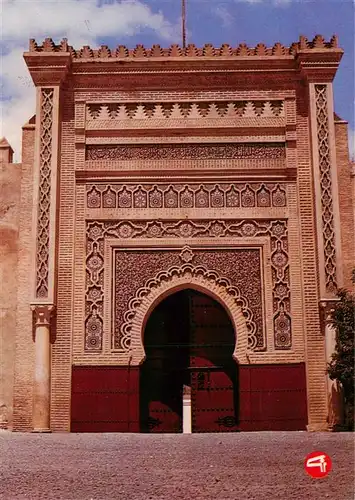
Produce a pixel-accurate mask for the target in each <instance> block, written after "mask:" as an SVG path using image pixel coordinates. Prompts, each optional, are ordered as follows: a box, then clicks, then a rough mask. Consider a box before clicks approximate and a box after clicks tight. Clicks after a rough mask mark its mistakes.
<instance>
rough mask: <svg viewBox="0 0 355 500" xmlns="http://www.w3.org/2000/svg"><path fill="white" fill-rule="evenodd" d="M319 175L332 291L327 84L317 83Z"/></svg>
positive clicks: (326, 264) (331, 289)
mask: <svg viewBox="0 0 355 500" xmlns="http://www.w3.org/2000/svg"><path fill="white" fill-rule="evenodd" d="M315 92H316V117H317V137H318V158H319V175H320V179H319V181H320V188H321V205H322V225H323V227H322V230H323V250H324V270H325V286H326V290H327V291H328V292H330V293H332V292H335V291H336V288H337V276H336V255H335V232H334V215H333V196H332V176H331V159H330V145H329V124H328V109H327V86H326V85H315Z"/></svg>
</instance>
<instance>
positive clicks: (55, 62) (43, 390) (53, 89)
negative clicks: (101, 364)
mask: <svg viewBox="0 0 355 500" xmlns="http://www.w3.org/2000/svg"><path fill="white" fill-rule="evenodd" d="M39 52H40V54H41V57H39ZM24 58H25V61H26V64H27V66H28V69H29V71H30V74H31V77H32V79H33V83H34V84H35V86H36V90H37V99H36V101H37V104H36V129H35V150H34V166H33V213H32V269H31V271H32V285H31V288H32V297H31V307H32V310H33V311H34V313H35V324H34V328H35V345H34V351H35V356H34V357H35V366H34V367H33V369H34V387H33V391H34V396H33V397H34V400H33V414H32V428H33V430H34V431H36V432H48V431H49V429H50V413H49V412H50V395H51V393H50V388H51V385H50V363H51V360H50V354H51V347H50V346H51V342H50V341H51V328H50V326H51V322H50V316H51V313H52V311H53V308H54V307H55V305H56V301H57V287H58V283H57V274H58V240H59V220H58V214H59V180H60V120H61V116H60V110H61V98H62V97H61V95H62V84H63V83H64V81H65V79H66V76H67V74H68V72H69V70H70V64H71V55H70V51H69V48H68V44H67V41H66V40H63V42H62V43H61V45H60V46H55V45H54V43H53V41H52V40H51V39H49V38H48V39H46V40H45V41H44V42H43V45H42V46H41V47H40V48H39V47H38V46H37V44H36V43H35V42H34V41H33V40H31V41H30V48H29V52H26V53H25V54H24Z"/></svg>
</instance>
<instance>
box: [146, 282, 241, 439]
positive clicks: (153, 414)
mask: <svg viewBox="0 0 355 500" xmlns="http://www.w3.org/2000/svg"><path fill="white" fill-rule="evenodd" d="M144 344H145V350H146V356H147V357H146V361H145V362H144V364H143V366H142V368H141V374H140V426H141V431H142V432H153V433H154V432H155V433H164V432H172V433H176V432H182V429H183V393H184V390H185V391H187V392H189V393H190V394H191V426H192V432H218V431H223V432H226V431H235V430H237V428H238V374H237V365H236V363H235V361H234V360H233V358H232V353H233V350H234V344H235V334H234V330H233V326H232V324H231V321H230V319H229V317H228V315H227V313H226V311H225V310H224V309H223V307H222V306H221V305H220V304H219V303H218V302H216V301H215V300H213V299H212V298H210V297H209V296H207V295H204V294H201V293H199V292H197V291H194V290H184V291H181V292H177V293H175V294H173V295H171V296H169V297H168V298H166V299H165V300H163V301H162V302H161V303H160V304H159V305H158V306H157V307H156V308H155V310H154V311H153V312H152V314H151V316H150V318H149V320H148V322H147V326H146V329H145V336H144Z"/></svg>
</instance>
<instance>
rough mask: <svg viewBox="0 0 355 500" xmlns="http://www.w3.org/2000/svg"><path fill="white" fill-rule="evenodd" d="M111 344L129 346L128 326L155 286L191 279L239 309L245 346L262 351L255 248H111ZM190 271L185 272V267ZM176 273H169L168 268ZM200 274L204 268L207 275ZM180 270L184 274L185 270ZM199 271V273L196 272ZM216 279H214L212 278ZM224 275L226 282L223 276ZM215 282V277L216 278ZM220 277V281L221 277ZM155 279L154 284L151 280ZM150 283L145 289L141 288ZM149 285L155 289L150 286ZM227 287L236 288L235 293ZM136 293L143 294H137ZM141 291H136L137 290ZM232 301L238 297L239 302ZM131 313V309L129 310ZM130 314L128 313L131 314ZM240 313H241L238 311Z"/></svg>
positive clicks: (257, 267) (258, 260) (259, 298)
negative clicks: (243, 320) (244, 321)
mask: <svg viewBox="0 0 355 500" xmlns="http://www.w3.org/2000/svg"><path fill="white" fill-rule="evenodd" d="M114 262H115V269H114V273H115V278H114V300H113V302H114V312H113V323H114V332H113V339H112V340H113V346H114V348H115V349H119V350H121V349H122V346H123V348H127V346H129V345H130V335H129V333H128V332H129V331H131V327H132V325H133V323H134V322H135V319H134V317H135V315H136V307H138V308H139V310H140V311H141V306H143V302H142V300H141V299H143V300H144V304H145V305H146V304H147V303H146V301H145V297H146V296H147V294H149V299H150V297H151V295H150V292H154V293H155V292H156V291H157V289H158V288H159V289H160V290H162V288H164V287H166V286H172V285H173V283H175V284H176V282H177V281H179V280H180V281H181V280H183V281H184V280H185V282H186V280H189V278H191V280H192V281H193V282H194V283H195V284H196V285H198V286H201V287H202V288H204V289H207V290H210V291H212V290H216V287H218V289H219V292H220V293H219V297H220V298H221V297H224V298H225V299H226V300H227V301H229V303H230V304H232V306H233V305H235V304H236V305H238V306H242V303H243V307H242V310H243V308H246V309H245V316H244V317H245V318H249V319H248V325H249V326H248V328H247V330H248V332H247V338H248V340H247V343H248V347H249V349H252V350H254V351H263V350H265V347H266V341H265V331H264V324H263V299H262V289H261V282H262V278H261V261H260V250H259V249H256V248H248V249H246V248H244V249H216V248H214V249H210V248H196V247H194V248H193V249H192V248H191V247H190V246H189V245H185V246H184V247H183V248H181V249H179V248H175V249H172V248H165V249H164V248H160V249H157V248H155V249H154V248H153V249H152V248H151V247H150V248H148V249H141V250H135V249H120V250H115V256H114ZM187 264H189V266H190V267H191V266H192V268H193V269H194V271H193V272H192V273H190V271H189V269H190V267H189V266H187V267H186V265H187ZM172 269H173V270H176V269H177V270H178V271H176V272H175V271H174V272H172V273H170V270H172ZM202 270H205V271H206V270H208V271H207V272H205V271H203V272H202ZM185 271H186V272H185ZM200 271H201V272H200ZM216 275H218V279H217V278H216ZM227 276H228V278H227ZM219 278H220V279H219ZM222 278H223V279H222ZM157 280H158V281H157ZM147 283H150V284H151V286H150V285H149V287H148V288H146V284H147ZM154 283H155V285H154ZM229 287H233V290H234V288H236V289H238V293H237V295H235V296H234V295H233V293H234V292H233V293H232V295H231V294H230V293H229V290H232V288H231V289H230V288H229ZM142 289H144V290H146V291H147V293H144V292H142ZM140 290H141V291H140ZM232 297H242V299H243V300H242V302H240V301H239V300H238V301H237V302H235V301H234V298H232ZM132 308H133V309H134V310H133V309H132ZM130 311H131V312H132V314H131V312H130ZM241 312H242V311H241Z"/></svg>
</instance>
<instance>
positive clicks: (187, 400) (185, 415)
mask: <svg viewBox="0 0 355 500" xmlns="http://www.w3.org/2000/svg"><path fill="white" fill-rule="evenodd" d="M182 432H183V434H191V432H192V419H191V387H189V386H187V385H184V390H183V396H182Z"/></svg>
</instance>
